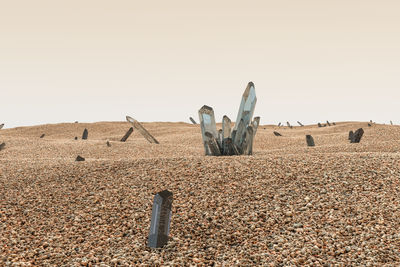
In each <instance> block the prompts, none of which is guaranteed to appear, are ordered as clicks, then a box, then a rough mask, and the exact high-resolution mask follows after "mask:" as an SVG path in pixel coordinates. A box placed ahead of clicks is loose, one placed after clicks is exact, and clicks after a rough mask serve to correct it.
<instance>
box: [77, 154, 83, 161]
mask: <svg viewBox="0 0 400 267" xmlns="http://www.w3.org/2000/svg"><path fill="white" fill-rule="evenodd" d="M75 161H85V158H83V157H81V156H79V155H78V156H77V157H76V159H75Z"/></svg>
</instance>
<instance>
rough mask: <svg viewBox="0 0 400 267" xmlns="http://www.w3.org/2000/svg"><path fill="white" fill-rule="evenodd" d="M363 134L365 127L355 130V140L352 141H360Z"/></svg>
mask: <svg viewBox="0 0 400 267" xmlns="http://www.w3.org/2000/svg"><path fill="white" fill-rule="evenodd" d="M363 134H364V130H363V128H360V129H358V130H357V131H355V133H354V139H353V142H351V143H360V141H361V138H362V136H363Z"/></svg>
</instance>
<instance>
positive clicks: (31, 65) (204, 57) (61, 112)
mask: <svg viewBox="0 0 400 267" xmlns="http://www.w3.org/2000/svg"><path fill="white" fill-rule="evenodd" d="M399 12H400V2H399V1H398V0H374V1H371V0H359V1H356V0H335V1H332V0H329V1H328V0H301V1H300V0H279V1H277V0H274V1H271V0H263V1H233V0H230V1H225V0H223V1H210V0H203V1H189V0H186V1H176V0H169V1H165V0H162V1H161V0H160V1H135V0H129V1H128V0H126V1H118V0H113V1H102V0H95V1H92V0H90V1H88V0H68V1H54V0H46V1H44V0H36V1H32V0H23V1H20V0H12V1H5V0H3V1H1V4H0V99H1V103H0V123H2V122H4V123H6V127H15V126H23V125H36V124H44V123H57V122H73V121H75V120H78V121H81V122H94V121H123V120H125V115H130V116H132V117H134V118H135V119H137V120H139V121H185V122H189V119H188V118H189V116H192V117H193V118H195V120H197V121H198V114H197V111H198V110H199V109H200V107H201V106H202V105H204V104H207V105H209V106H212V107H213V108H214V111H215V114H216V119H217V121H221V119H222V116H223V115H225V114H226V115H228V116H229V117H230V118H231V119H232V120H234V119H235V118H236V113H237V109H238V108H239V104H240V99H241V95H242V93H243V91H244V89H245V88H246V85H247V83H248V82H249V81H253V82H254V83H255V86H256V93H257V98H258V101H257V106H256V110H255V115H259V116H261V124H276V123H278V122H279V121H281V122H286V121H290V122H292V124H295V122H296V121H297V120H300V121H301V122H303V123H316V122H318V121H326V120H330V121H349V120H362V121H369V120H370V119H372V120H374V121H377V122H382V123H388V122H389V120H393V122H395V123H400V107H399V106H400V105H399V102H400V101H399V100H400V90H399V89H400V15H399Z"/></svg>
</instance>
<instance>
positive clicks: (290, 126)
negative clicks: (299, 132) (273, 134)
mask: <svg viewBox="0 0 400 267" xmlns="http://www.w3.org/2000/svg"><path fill="white" fill-rule="evenodd" d="M286 124H287V126H288V127H289V128H290V129H292V128H293V126H292V125H290V123H289V122H288V121H287V122H286Z"/></svg>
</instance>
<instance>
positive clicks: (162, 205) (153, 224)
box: [147, 190, 173, 248]
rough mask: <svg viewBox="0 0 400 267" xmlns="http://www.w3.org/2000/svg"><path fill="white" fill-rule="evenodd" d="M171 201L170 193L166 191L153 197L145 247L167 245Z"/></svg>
mask: <svg viewBox="0 0 400 267" xmlns="http://www.w3.org/2000/svg"><path fill="white" fill-rule="evenodd" d="M172 201H173V197H172V193H171V192H170V191H168V190H164V191H161V192H159V193H157V194H156V195H155V196H154V200H153V208H152V211H151V221H150V231H149V237H148V240H147V245H148V246H149V247H151V248H160V247H163V246H164V245H166V244H167V243H168V236H169V228H170V224H171V215H172Z"/></svg>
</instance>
